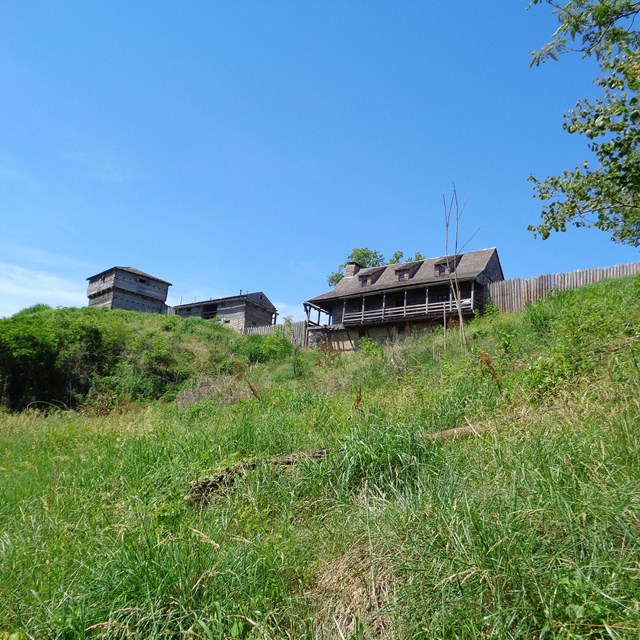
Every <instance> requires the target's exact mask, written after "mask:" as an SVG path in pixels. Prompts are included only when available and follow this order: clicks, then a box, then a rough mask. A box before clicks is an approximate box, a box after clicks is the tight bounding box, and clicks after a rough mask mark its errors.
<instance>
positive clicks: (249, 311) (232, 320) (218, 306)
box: [171, 291, 278, 333]
mask: <svg viewBox="0 0 640 640" xmlns="http://www.w3.org/2000/svg"><path fill="white" fill-rule="evenodd" d="M171 312H172V313H175V314H176V315H179V316H183V317H195V318H203V319H204V320H216V321H217V322H220V323H221V324H224V325H228V326H229V328H231V329H235V330H236V331H238V332H239V333H242V332H243V331H244V330H245V329H248V328H249V327H263V326H266V325H271V324H275V322H276V318H277V316H278V310H277V309H276V308H275V307H274V306H273V304H272V303H271V301H270V300H269V298H267V296H266V295H265V294H264V293H263V292H262V291H256V292H255V293H240V294H239V295H237V296H228V297H226V298H216V299H212V300H203V301H201V302H192V303H190V304H181V305H178V306H177V307H173V309H172V311H171Z"/></svg>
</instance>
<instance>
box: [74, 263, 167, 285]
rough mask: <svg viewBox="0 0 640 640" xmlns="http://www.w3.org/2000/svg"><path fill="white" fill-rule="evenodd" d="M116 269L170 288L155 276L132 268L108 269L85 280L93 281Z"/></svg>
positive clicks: (165, 282) (164, 281)
mask: <svg viewBox="0 0 640 640" xmlns="http://www.w3.org/2000/svg"><path fill="white" fill-rule="evenodd" d="M116 269H119V270H120V271H128V272H129V273H133V274H134V275H136V276H140V277H141V278H149V279H150V280H155V281H156V282H161V283H162V284H166V285H169V286H171V283H170V282H167V281H166V280H161V279H160V278H156V277H155V276H152V275H150V274H148V273H145V272H144V271H140V269H135V268H134V267H111V268H110V269H105V270H104V271H101V272H100V273H96V274H95V275H94V276H89V277H88V278H87V280H93V279H94V278H98V277H100V276H103V275H105V274H107V273H111V272H112V271H115V270H116Z"/></svg>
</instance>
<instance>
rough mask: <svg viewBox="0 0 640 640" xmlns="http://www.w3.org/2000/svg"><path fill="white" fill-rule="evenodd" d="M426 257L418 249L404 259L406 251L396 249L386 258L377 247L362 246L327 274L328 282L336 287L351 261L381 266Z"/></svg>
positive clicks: (366, 265)
mask: <svg viewBox="0 0 640 640" xmlns="http://www.w3.org/2000/svg"><path fill="white" fill-rule="evenodd" d="M424 259H425V257H424V256H423V255H422V254H421V253H420V252H419V251H418V252H416V254H415V256H413V257H410V258H407V259H406V260H405V259H404V253H403V252H402V251H396V252H394V253H393V255H392V256H391V258H390V259H389V260H385V258H384V255H383V254H382V253H380V251H376V250H375V249H368V248H367V247H362V248H360V249H354V250H353V251H352V252H351V253H350V254H349V255H348V256H347V259H346V261H345V262H343V263H342V264H341V265H340V266H339V267H338V270H337V271H335V272H334V273H331V274H329V276H327V282H328V284H329V286H331V287H335V286H336V285H337V284H338V282H340V280H342V278H344V271H345V268H346V266H347V263H349V262H357V263H358V264H359V265H360V266H361V267H363V268H368V267H381V266H382V265H383V264H397V263H400V262H417V261H418V260H424Z"/></svg>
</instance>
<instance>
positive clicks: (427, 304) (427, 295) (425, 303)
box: [424, 287, 429, 315]
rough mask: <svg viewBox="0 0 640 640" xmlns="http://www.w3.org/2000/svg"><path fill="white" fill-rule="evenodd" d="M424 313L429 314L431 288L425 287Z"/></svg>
mask: <svg viewBox="0 0 640 640" xmlns="http://www.w3.org/2000/svg"><path fill="white" fill-rule="evenodd" d="M424 313H425V315H428V314H429V287H425V290H424Z"/></svg>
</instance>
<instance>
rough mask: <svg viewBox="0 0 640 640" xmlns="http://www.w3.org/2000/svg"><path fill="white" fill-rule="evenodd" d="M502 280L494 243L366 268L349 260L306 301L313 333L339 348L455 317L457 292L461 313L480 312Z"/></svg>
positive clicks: (398, 335)
mask: <svg viewBox="0 0 640 640" xmlns="http://www.w3.org/2000/svg"><path fill="white" fill-rule="evenodd" d="M500 280H504V275H503V272H502V267H501V265H500V260H499V258H498V252H497V250H496V249H495V248H490V249H482V250H480V251H470V252H468V253H460V254H457V255H451V256H443V257H440V258H431V259H428V260H418V261H416V262H405V263H402V264H388V265H385V266H382V267H372V268H368V269H363V268H361V267H360V265H358V264H357V263H355V262H351V263H349V264H347V268H346V274H345V277H344V278H342V280H340V282H338V284H337V285H336V286H335V288H334V289H333V291H329V292H328V293H323V294H322V295H319V296H316V297H315V298H311V299H310V300H307V301H306V302H305V303H304V307H305V311H306V313H307V320H308V322H309V338H310V341H311V342H312V343H313V342H317V341H318V340H326V341H328V342H330V343H331V344H332V346H333V347H334V348H335V349H338V350H341V351H350V350H352V349H355V348H357V346H358V341H359V339H360V338H364V337H368V338H371V339H373V340H376V341H379V342H385V341H394V340H397V339H398V338H401V337H402V336H403V335H405V334H406V333H416V332H419V331H421V330H425V329H430V328H432V327H433V326H435V325H437V324H442V323H443V322H446V321H447V318H449V317H457V316H458V303H457V302H456V293H455V292H456V291H459V298H460V299H459V304H460V310H461V312H462V314H463V315H466V316H472V315H473V314H474V313H475V312H476V311H480V312H481V311H482V310H483V309H484V306H485V302H486V300H487V287H488V285H489V284H490V283H492V282H497V281H500ZM316 314H317V315H316Z"/></svg>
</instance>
